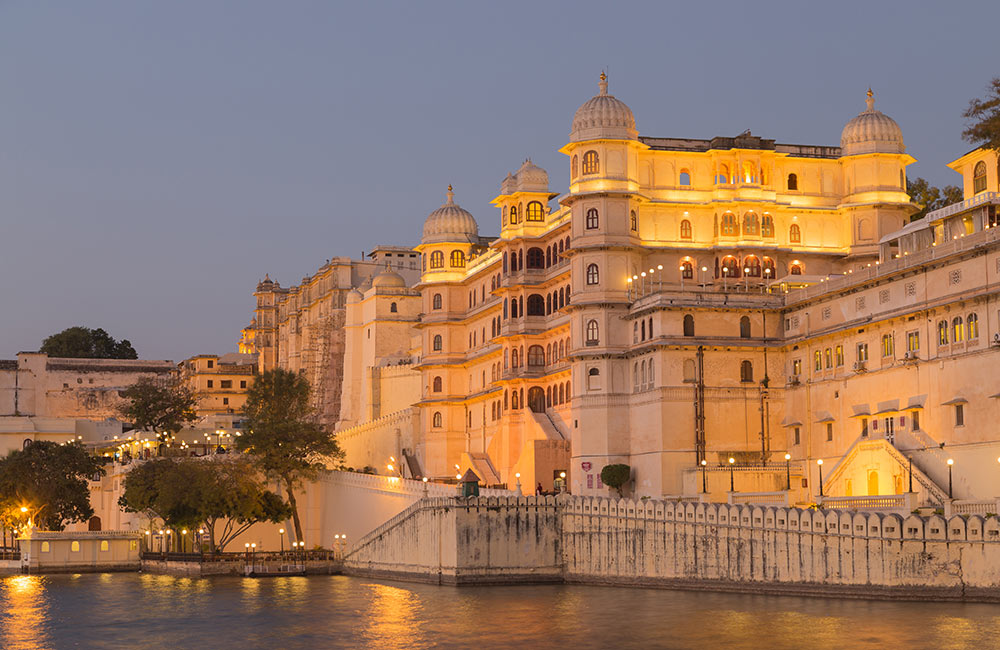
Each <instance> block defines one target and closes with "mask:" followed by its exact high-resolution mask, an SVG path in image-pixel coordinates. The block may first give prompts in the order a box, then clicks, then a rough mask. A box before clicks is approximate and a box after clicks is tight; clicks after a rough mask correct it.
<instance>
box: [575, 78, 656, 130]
mask: <svg viewBox="0 0 1000 650" xmlns="http://www.w3.org/2000/svg"><path fill="white" fill-rule="evenodd" d="M598 86H599V87H600V92H599V93H598V94H597V95H595V96H593V97H591V98H590V99H588V100H587V101H586V102H584V104H583V106H581V107H580V108H578V109H577V110H576V115H574V116H573V128H572V129H570V134H569V139H570V142H580V141H582V140H597V139H600V138H612V139H616V140H634V139H635V138H636V137H637V136H638V135H639V132H638V131H636V129H635V117H634V116H633V115H632V109H630V108H629V107H628V106H627V105H626V104H625V102H623V101H621V100H620V99H617V98H616V97H615V96H614V95H609V94H608V76H607V75H606V74H604V73H603V72H602V73H601V81H600V83H599V84H598Z"/></svg>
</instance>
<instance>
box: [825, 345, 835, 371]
mask: <svg viewBox="0 0 1000 650" xmlns="http://www.w3.org/2000/svg"><path fill="white" fill-rule="evenodd" d="M823 361H824V362H825V363H826V368H827V370H829V369H830V368H832V367H833V350H831V349H830V348H827V349H825V350H823Z"/></svg>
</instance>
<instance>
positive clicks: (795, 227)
mask: <svg viewBox="0 0 1000 650" xmlns="http://www.w3.org/2000/svg"><path fill="white" fill-rule="evenodd" d="M788 241H790V242H792V243H795V244H798V243H801V242H802V230H801V229H800V228H799V224H797V223H793V224H792V225H791V227H790V228H789V229H788Z"/></svg>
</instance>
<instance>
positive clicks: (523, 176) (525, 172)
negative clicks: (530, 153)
mask: <svg viewBox="0 0 1000 650" xmlns="http://www.w3.org/2000/svg"><path fill="white" fill-rule="evenodd" d="M514 178H515V179H517V190H518V191H519V192H548V191H549V174H548V172H547V171H545V170H544V169H542V168H541V167H539V166H538V165H536V164H535V163H533V162H531V158H528V159H527V160H525V161H524V163H523V164H522V165H521V167H520V169H518V170H517V171H516V172H515V173H514Z"/></svg>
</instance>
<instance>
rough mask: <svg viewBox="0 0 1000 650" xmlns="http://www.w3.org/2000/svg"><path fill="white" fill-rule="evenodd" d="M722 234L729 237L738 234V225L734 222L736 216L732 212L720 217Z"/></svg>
mask: <svg viewBox="0 0 1000 650" xmlns="http://www.w3.org/2000/svg"><path fill="white" fill-rule="evenodd" d="M722 234H723V235H728V236H730V237H734V236H736V235H739V234H740V225H739V224H738V223H737V222H736V215H735V214H733V213H732V212H727V213H726V214H724V215H722Z"/></svg>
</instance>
